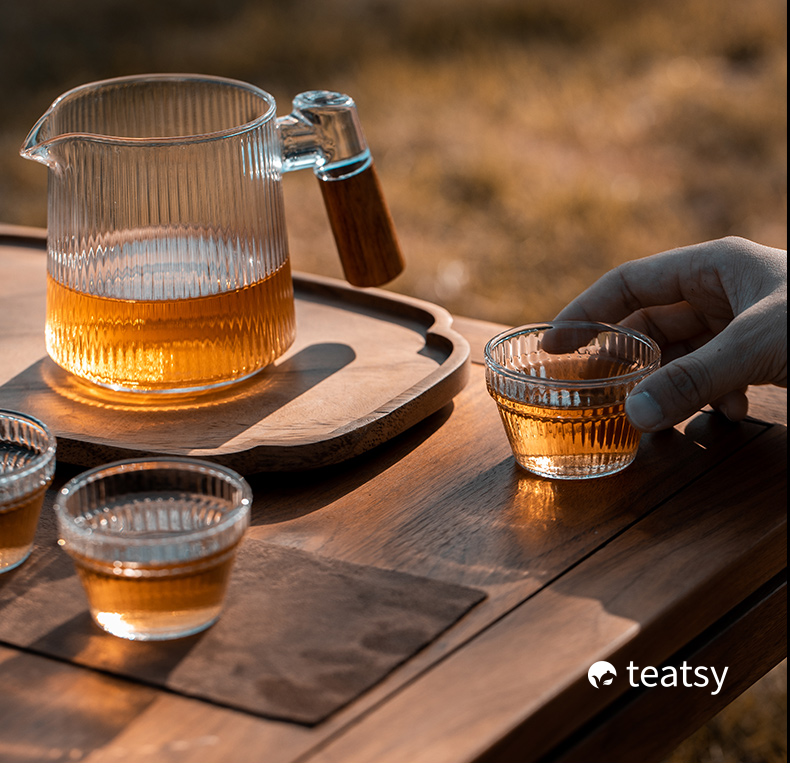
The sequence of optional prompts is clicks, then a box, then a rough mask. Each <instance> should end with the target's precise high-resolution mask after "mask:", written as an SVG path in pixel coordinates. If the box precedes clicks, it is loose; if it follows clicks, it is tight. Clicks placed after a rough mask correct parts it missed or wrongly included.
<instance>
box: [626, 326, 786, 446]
mask: <svg viewBox="0 0 790 784" xmlns="http://www.w3.org/2000/svg"><path fill="white" fill-rule="evenodd" d="M755 327H756V328H757V329H755ZM774 354H775V346H773V345H770V344H769V343H767V342H766V341H765V340H764V339H763V333H762V332H761V331H760V330H759V323H758V324H755V323H754V319H748V318H747V319H736V320H734V321H733V322H732V323H731V324H730V325H729V326H728V327H727V329H725V330H724V331H723V332H721V333H719V334H718V335H716V336H715V337H714V338H712V339H711V340H710V341H708V342H707V343H705V344H704V345H703V346H701V347H700V348H698V349H697V350H696V351H692V352H691V353H689V354H686V355H684V356H681V357H678V358H677V359H675V360H674V361H672V362H670V363H668V364H666V365H664V366H663V367H662V368H660V369H659V370H657V371H656V372H655V373H653V374H652V375H650V376H648V377H647V378H646V379H645V380H644V381H642V382H641V383H640V384H639V385H637V387H636V388H635V389H634V391H633V392H632V393H631V395H629V397H628V399H627V400H626V404H625V412H626V415H627V416H628V418H629V420H630V421H631V423H632V424H633V425H634V427H636V428H637V429H638V430H642V431H645V432H654V431H657V430H663V429H665V428H668V427H672V426H673V425H676V424H677V423H678V422H681V421H682V420H684V419H686V418H687V417H689V416H691V415H692V414H694V413H695V412H696V411H699V409H700V408H702V407H703V406H704V405H706V404H707V403H710V402H712V401H716V402H717V403H718V404H719V406H720V408H721V410H722V412H723V413H725V414H726V415H727V416H729V417H730V418H731V419H734V420H737V419H742V418H743V417H744V416H746V410H747V403H746V399H745V395H744V394H743V392H742V390H744V389H745V388H746V387H747V386H748V385H749V384H750V383H765V382H766V381H769V380H770V379H769V378H767V377H766V373H770V372H772V371H770V370H768V369H767V367H768V366H767V364H766V357H772V356H773V355H774Z"/></svg>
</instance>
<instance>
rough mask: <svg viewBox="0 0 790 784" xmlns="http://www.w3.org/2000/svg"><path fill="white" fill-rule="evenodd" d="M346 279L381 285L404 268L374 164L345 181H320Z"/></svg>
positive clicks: (362, 283) (357, 284) (355, 283)
mask: <svg viewBox="0 0 790 784" xmlns="http://www.w3.org/2000/svg"><path fill="white" fill-rule="evenodd" d="M319 182H320V183H321V194H322V195H323V197H324V204H325V205H326V211H327V214H328V215H329V223H330V225H331V226H332V233H333V234H334V235H335V242H336V243H337V250H338V253H339V254H340V261H341V262H342V264H343V271H344V272H345V275H346V280H348V282H349V283H351V284H352V285H354V286H381V285H382V284H384V283H387V282H389V281H391V280H392V279H393V278H396V277H397V276H398V275H400V273H401V272H402V271H403V256H402V254H401V250H400V246H399V245H398V238H397V236H396V234H395V227H394V225H393V223H392V218H391V216H390V213H389V209H388V208H387V203H386V202H385V201H384V195H383V194H382V192H381V185H380V184H379V178H378V176H377V175H376V170H375V169H374V167H373V164H372V163H371V164H370V166H368V168H367V169H365V170H364V171H361V172H360V173H359V174H355V175H354V176H353V177H348V178H346V179H341V180H319Z"/></svg>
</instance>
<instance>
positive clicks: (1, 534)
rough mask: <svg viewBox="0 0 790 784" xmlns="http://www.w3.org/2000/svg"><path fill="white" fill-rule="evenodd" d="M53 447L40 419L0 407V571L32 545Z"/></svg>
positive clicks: (15, 563)
mask: <svg viewBox="0 0 790 784" xmlns="http://www.w3.org/2000/svg"><path fill="white" fill-rule="evenodd" d="M55 450H56V442H55V437H54V436H53V435H52V433H51V432H50V431H49V428H47V426H46V425H45V424H44V423H43V422H40V421H39V420H38V419H36V418H35V417H31V416H28V415H27V414H22V413H20V412H18V411H6V410H0V574H1V573H3V572H8V571H10V570H11V569H13V568H15V567H16V566H19V565H20V564H21V563H22V562H23V561H24V560H25V559H26V558H27V557H28V556H29V555H30V552H31V550H32V549H33V540H34V539H35V536H36V528H37V527H38V518H39V515H40V513H41V506H42V504H43V503H44V494H45V493H46V491H47V488H48V487H49V485H50V482H51V481H52V476H53V474H54V473H55Z"/></svg>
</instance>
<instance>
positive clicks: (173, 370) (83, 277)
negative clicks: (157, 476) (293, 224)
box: [31, 75, 295, 392]
mask: <svg viewBox="0 0 790 784" xmlns="http://www.w3.org/2000/svg"><path fill="white" fill-rule="evenodd" d="M39 126H40V127H38V130H37V133H38V134H39V136H40V142H39V144H40V147H41V151H42V152H41V155H42V158H44V157H47V158H48V159H47V160H44V162H46V163H47V164H48V165H49V167H50V174H49V178H50V180H49V196H48V199H49V212H48V215H49V217H48V236H49V239H48V266H47V271H48V291H47V325H46V340H47V350H48V352H49V354H50V356H51V357H52V358H53V359H54V361H55V362H57V363H58V364H59V365H61V366H62V367H64V368H65V369H66V370H68V371H70V372H72V373H74V374H75V375H77V376H80V377H82V378H85V379H87V380H89V381H92V382H94V383H97V384H100V385H103V386H107V387H110V388H112V389H116V390H129V391H155V392H183V391H195V390H201V389H207V388H213V387H217V386H222V385H225V384H228V383H231V382H233V381H236V380H240V379H242V378H246V377H248V376H250V375H252V374H253V373H255V372H257V371H258V370H260V369H261V368H262V367H264V366H266V365H268V364H269V363H271V362H272V361H273V360H274V359H275V358H277V357H278V356H279V355H281V354H282V353H283V352H284V351H285V350H286V349H287V348H288V346H289V345H290V344H291V343H292V341H293V338H294V329H295V323H294V305H293V288H292V282H291V274H290V269H289V260H288V245H287V238H286V232H285V222H284V213H283V203H282V189H281V181H280V171H281V168H282V165H281V153H280V141H279V137H278V135H277V129H276V124H275V107H274V102H273V100H271V98H270V96H268V95H267V94H266V93H264V92H263V91H261V90H258V89H257V88H253V87H251V86H250V85H246V84H243V83H240V82H234V81H232V80H224V79H213V78H209V77H196V76H172V75H166V76H146V77H139V78H128V79H117V80H109V81H107V82H99V83H95V84H93V85H86V86H84V87H81V88H77V89H76V90H74V91H72V92H71V93H66V94H65V95H64V96H63V97H62V98H60V99H59V100H58V101H57V102H56V103H55V104H53V107H52V108H51V109H50V113H48V115H45V116H44V118H42V121H41V122H40V123H39ZM34 131H36V129H34ZM31 133H33V132H31ZM47 139H50V140H51V141H49V142H48V141H47Z"/></svg>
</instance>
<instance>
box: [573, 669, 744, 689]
mask: <svg viewBox="0 0 790 784" xmlns="http://www.w3.org/2000/svg"><path fill="white" fill-rule="evenodd" d="M626 669H627V670H628V683H629V684H630V685H631V686H634V687H636V686H645V687H646V688H648V689H652V688H655V687H656V686H664V687H665V688H673V687H675V686H685V687H687V688H699V689H704V688H705V687H706V686H708V685H709V684H710V685H713V686H715V687H716V688H715V689H714V690H713V691H711V696H713V697H715V696H716V695H717V694H718V693H719V692H720V691H721V689H722V687H723V686H724V679H725V678H726V677H727V670H729V669H730V668H729V667H725V668H724V670H723V671H722V673H721V677H719V673H717V672H716V668H715V667H692V666H691V665H689V664H688V663H687V662H683V663H682V664H681V665H680V667H672V666H671V665H668V666H665V667H661V669H660V671H659V668H658V667H642V668H641V669H640V668H639V667H637V665H636V664H634V663H633V662H629V664H628V666H627V667H626ZM709 673H710V677H708V674H709ZM637 674H638V675H637ZM616 675H617V671H616V670H615V668H614V667H613V666H612V665H611V664H609V662H606V661H597V662H595V664H593V665H592V666H591V667H590V669H589V670H587V680H589V681H590V683H591V684H592V685H593V686H594V687H595V688H596V689H598V688H600V687H601V686H610V685H611V684H612V683H613V682H614V679H615V676H616ZM692 678H693V679H692Z"/></svg>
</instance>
